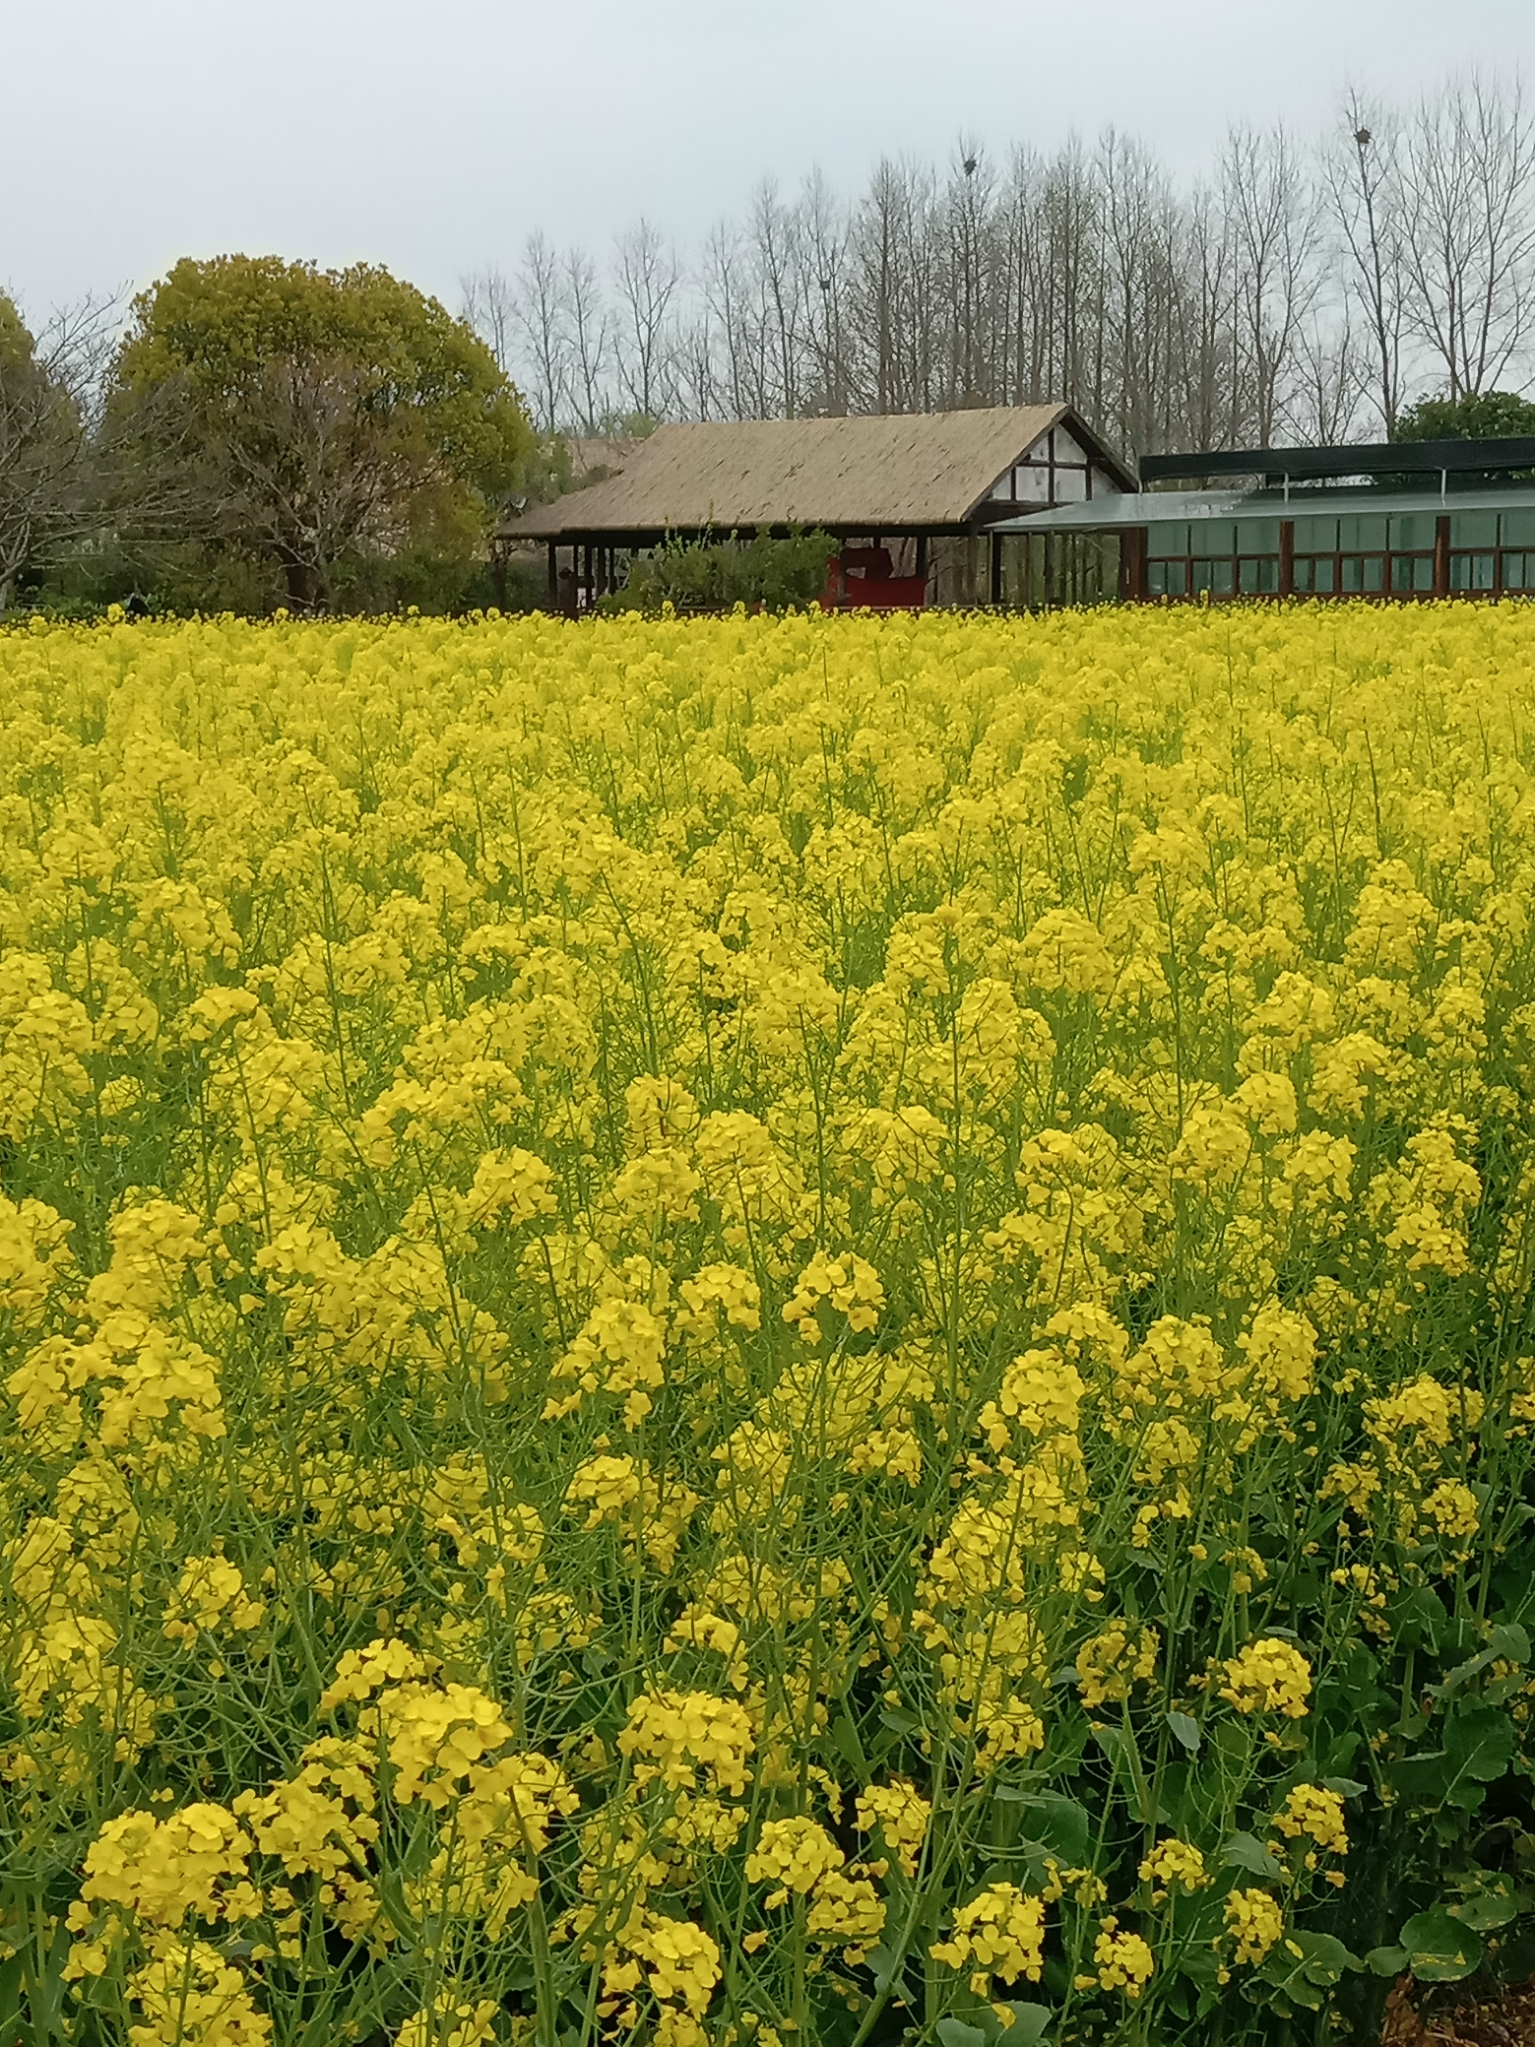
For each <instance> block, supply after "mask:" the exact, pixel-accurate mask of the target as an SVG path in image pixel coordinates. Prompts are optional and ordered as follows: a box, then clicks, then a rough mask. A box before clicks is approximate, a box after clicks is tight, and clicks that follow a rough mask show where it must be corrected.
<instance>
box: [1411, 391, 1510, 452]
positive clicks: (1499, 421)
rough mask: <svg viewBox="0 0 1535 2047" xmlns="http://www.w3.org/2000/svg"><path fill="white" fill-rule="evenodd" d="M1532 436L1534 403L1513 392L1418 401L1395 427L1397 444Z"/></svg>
mask: <svg viewBox="0 0 1535 2047" xmlns="http://www.w3.org/2000/svg"><path fill="white" fill-rule="evenodd" d="M1522 434H1535V399H1529V398H1520V397H1519V396H1517V394H1516V393H1514V392H1513V391H1472V392H1469V393H1468V394H1467V395H1466V396H1465V397H1464V398H1421V399H1419V401H1418V403H1417V404H1416V405H1412V406H1409V407H1408V409H1407V410H1406V411H1405V412H1404V413H1403V414H1402V416H1401V418H1400V419H1399V420H1398V421H1397V424H1396V435H1395V438H1396V439H1397V440H1399V441H1496V440H1513V439H1515V438H1517V437H1518V436H1519V435H1522Z"/></svg>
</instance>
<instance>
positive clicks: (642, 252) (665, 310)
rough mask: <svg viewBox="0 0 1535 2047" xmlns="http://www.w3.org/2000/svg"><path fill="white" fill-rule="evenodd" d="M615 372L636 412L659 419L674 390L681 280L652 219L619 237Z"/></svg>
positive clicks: (673, 259) (616, 265)
mask: <svg viewBox="0 0 1535 2047" xmlns="http://www.w3.org/2000/svg"><path fill="white" fill-rule="evenodd" d="M615 273H616V276H615V281H616V284H617V289H618V323H617V325H618V332H617V351H618V374H619V380H620V383H621V386H622V388H623V391H624V394H625V396H626V397H627V399H628V401H629V404H630V406H631V407H632V409H633V410H634V411H635V412H638V413H641V414H643V415H644V417H645V418H647V419H660V418H661V417H662V415H663V414H664V413H665V412H666V411H667V410H668V407H669V405H670V402H671V397H672V391H673V388H674V376H673V363H672V351H673V333H672V326H673V302H674V301H675V299H676V297H677V292H678V288H679V286H680V284H681V281H682V280H681V272H680V271H679V269H678V265H677V259H676V257H675V256H674V255H673V254H672V252H671V250H670V249H669V248H668V247H667V246H666V244H665V243H664V242H663V241H662V239H661V236H660V235H659V234H658V233H657V231H656V230H655V228H653V227H652V226H651V225H650V223H649V222H648V221H646V220H641V221H640V222H639V223H638V225H637V226H635V227H633V228H631V229H629V231H628V232H627V233H626V234H622V235H620V236H619V238H618V242H617V246H616V260H615Z"/></svg>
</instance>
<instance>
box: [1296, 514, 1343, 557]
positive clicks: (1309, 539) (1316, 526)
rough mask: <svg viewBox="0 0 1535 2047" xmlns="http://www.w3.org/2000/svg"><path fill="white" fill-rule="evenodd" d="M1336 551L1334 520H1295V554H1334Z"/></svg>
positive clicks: (1336, 533) (1335, 525) (1336, 529)
mask: <svg viewBox="0 0 1535 2047" xmlns="http://www.w3.org/2000/svg"><path fill="white" fill-rule="evenodd" d="M1337 551H1338V522H1337V520H1336V519H1297V520H1296V522H1295V552H1296V553H1297V554H1336V553H1337Z"/></svg>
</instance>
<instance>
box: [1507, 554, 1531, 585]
mask: <svg viewBox="0 0 1535 2047" xmlns="http://www.w3.org/2000/svg"><path fill="white" fill-rule="evenodd" d="M1503 587H1504V589H1505V590H1535V554H1505V555H1504V557H1503Z"/></svg>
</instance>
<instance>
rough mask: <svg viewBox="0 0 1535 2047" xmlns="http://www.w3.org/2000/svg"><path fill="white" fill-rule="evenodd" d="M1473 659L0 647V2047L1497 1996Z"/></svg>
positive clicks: (919, 640)
mask: <svg viewBox="0 0 1535 2047" xmlns="http://www.w3.org/2000/svg"><path fill="white" fill-rule="evenodd" d="M1532 884H1535V612H1532V611H1531V610H1529V609H1526V608H1524V607H1520V606H1517V605H1501V606H1486V607H1471V606H1460V607H1455V606H1445V605H1423V606H1420V607H1415V608H1409V607H1402V608H1398V609H1389V610H1386V609H1378V608H1369V607H1358V608H1347V607H1332V606H1315V607H1304V606H1299V607H1283V608H1278V607H1275V608H1268V609H1259V608H1253V609H1230V610H1217V609H1208V610H1206V609H1197V608H1190V609H1186V610H1180V611H1176V612H1168V613H1162V614H1154V613H1151V612H1146V611H1124V612H1104V613H1100V614H1097V615H1091V616H1089V615H1081V614H1079V615H1070V614H1065V615H1058V616H1054V617H1051V618H1048V619H1043V620H1029V619H962V618H955V617H944V616H937V615H934V616H928V617H921V618H903V619H895V620H890V621H885V622H881V621H878V620H873V619H867V618H866V619H860V620H851V619H845V618H834V619H826V618H822V617H820V616H815V617H790V618H787V619H784V620H777V621H775V620H771V619H766V618H747V617H745V616H744V615H737V616H736V617H734V618H728V619H720V620H714V621H681V620H676V621H674V620H670V619H663V620H660V621H654V622H648V623H647V622H643V621H639V620H633V619H622V620H613V621H610V622H598V623H595V624H591V625H585V626H581V627H574V626H565V625H561V624H559V623H556V622H553V621H548V620H528V621H513V620H503V619H497V618H495V617H490V618H485V619H475V620H472V621H470V622H467V623H463V624H457V623H444V622H431V621H423V620H409V621H397V622H377V623H362V624H357V623H353V624H310V623H299V622H285V623H284V622H280V623H278V624H275V625H252V624H245V623H241V622H238V621H233V620H229V619H222V620H216V621H204V622H192V623H185V624H147V625H129V624H125V623H108V624H106V625H104V626H101V627H97V628H54V629H45V628H42V627H41V626H34V627H33V628H31V629H19V630H12V631H10V632H8V633H5V634H3V635H0V1139H3V1142H0V1188H3V1196H0V1314H3V1343H4V1354H3V1361H0V1386H3V1392H0V2037H3V2039H4V2041H5V2042H6V2047H10V2043H11V2042H12V2041H13V2040H14V2041H17V2042H25V2043H27V2047H42V2043H45V2042H46V2043H52V2042H55V2041H64V2040H69V2041H75V2042H82V2043H91V2047H98V2043H99V2047H106V2043H116V2042H122V2041H127V2042H128V2043H131V2047H266V2043H268V2042H270V2043H272V2047H335V2043H346V2042H352V2043H373V2047H382V2043H385V2042H397V2043H399V2047H479V2043H482V2042H497V2043H505V2047H512V2043H515V2042H528V2043H530V2047H589V2043H596V2042H599V2041H608V2042H615V2043H628V2042H633V2043H635V2047H650V2043H654V2047H706V2043H708V2047H822V2043H828V2047H829V2043H835V2047H864V2043H870V2047H886V2043H893V2042H895V2041H897V2040H900V2039H901V2038H902V2037H903V2036H905V2037H908V2038H910V2039H912V2040H914V2041H916V2040H920V2041H922V2042H934V2041H936V2042H939V2043H942V2047H991V2043H993V2042H995V2041H998V2040H1001V2039H1004V2038H1005V2039H1007V2040H1008V2041H1010V2042H1012V2043H1015V2047H1031V2043H1035V2042H1039V2041H1045V2040H1048V2041H1049V2042H1051V2043H1061V2047H1064V2043H1067V2042H1110V2041H1113V2042H1124V2043H1132V2042H1145V2043H1157V2047H1161V2043H1167V2042H1175V2041H1188V2042H1207V2041H1208V2042H1215V2041H1222V2042H1236V2041H1240V2040H1244V2039H1249V2038H1250V2039H1251V2040H1253V2041H1255V2042H1256V2041H1263V2042H1271V2041H1283V2040H1294V2041H1297V2042H1299V2041H1312V2040H1319V2039H1322V2038H1331V2037H1338V2035H1339V2029H1340V2028H1351V2029H1352V2031H1353V2036H1354V2037H1357V2038H1361V2039H1362V2038H1365V2037H1368V2029H1369V2027H1370V2025H1371V2023H1372V2019H1371V2014H1372V2010H1373V2009H1374V2008H1375V2006H1376V2005H1377V2004H1378V2001H1379V1998H1380V1997H1381V1996H1383V1995H1384V1992H1385V1990H1386V1988H1387V1987H1388V1985H1389V1982H1390V1980H1391V1979H1392V1978H1393V1977H1394V1976H1396V1975H1398V1974H1399V1973H1400V1972H1402V1971H1405V1970H1407V1969H1409V1968H1410V1969H1411V1970H1412V1971H1413V1972H1414V1973H1415V1974H1416V1975H1417V1976H1418V1978H1419V1979H1420V1980H1422V1981H1427V1982H1435V1981H1447V1980H1453V1979H1455V1978H1458V1977H1463V1976H1468V1975H1470V1974H1471V1973H1472V1972H1473V1971H1476V1970H1478V1969H1487V1970H1490V1971H1494V1972H1496V1971H1502V1972H1504V1973H1505V1974H1517V1973H1528V1972H1529V1970H1530V1969H1531V1968H1532V1967H1535V1948H1532V1947H1531V1946H1530V1945H1529V1943H1528V1942H1527V1939H1526V1935H1525V1932H1524V1930H1523V1929H1524V1926H1525V1924H1526V1923H1527V1922H1526V1921H1525V1920H1524V1919H1523V1917H1522V1915H1523V1914H1524V1913H1525V1912H1526V1910H1527V1909H1528V1908H1530V1907H1532V1906H1535V1895H1532V1888H1531V1878H1530V1872H1531V1870H1532V1868H1535V1815H1532V1811H1531V1796H1530V1774H1529V1773H1530V1769H1531V1767H1532V1765H1535V1740H1532V1735H1531V1723H1530V1707H1531V1701H1532V1697H1535V1659H1532V1654H1531V1642H1530V1634H1529V1632H1528V1630H1529V1628H1530V1624H1531V1614H1530V1608H1531V1604H1532V1599H1535V1592H1532V1584H1535V1572H1532V1566H1535V1533H1532V1521H1535V1491H1532V1484H1531V1464H1532V1443H1531V1433H1530V1432H1531V1426H1532V1423H1535V1327H1532V1306H1531V1286H1532V1267H1535V1199H1532V1197H1535V1105H1532V1097H1531V1088H1532V1082H1535V961H1532V948H1531V935H1530V928H1529V926H1530V914H1531V891H1532Z"/></svg>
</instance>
